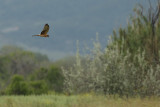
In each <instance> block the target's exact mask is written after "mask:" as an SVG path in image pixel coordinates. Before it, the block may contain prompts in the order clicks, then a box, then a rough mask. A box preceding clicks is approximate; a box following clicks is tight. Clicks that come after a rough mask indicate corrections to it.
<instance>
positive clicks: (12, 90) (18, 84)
mask: <svg viewBox="0 0 160 107" xmlns="http://www.w3.org/2000/svg"><path fill="white" fill-rule="evenodd" d="M7 94H13V95H28V94H30V90H29V86H28V84H27V82H25V81H24V78H23V77H22V76H20V75H14V76H13V77H12V80H11V83H10V85H9V86H8V88H7Z"/></svg>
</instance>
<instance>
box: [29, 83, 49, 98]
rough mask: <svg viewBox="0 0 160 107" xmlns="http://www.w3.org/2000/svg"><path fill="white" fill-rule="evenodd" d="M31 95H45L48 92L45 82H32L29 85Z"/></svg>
mask: <svg viewBox="0 0 160 107" xmlns="http://www.w3.org/2000/svg"><path fill="white" fill-rule="evenodd" d="M29 86H30V90H31V93H32V94H36V95H39V94H45V93H47V92H48V86H47V84H46V83H45V81H32V82H30V84H29Z"/></svg>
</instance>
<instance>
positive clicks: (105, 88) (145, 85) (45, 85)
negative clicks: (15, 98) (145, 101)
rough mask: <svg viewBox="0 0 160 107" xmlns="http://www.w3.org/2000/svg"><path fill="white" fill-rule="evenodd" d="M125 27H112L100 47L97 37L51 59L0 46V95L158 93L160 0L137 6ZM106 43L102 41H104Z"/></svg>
mask: <svg viewBox="0 0 160 107" xmlns="http://www.w3.org/2000/svg"><path fill="white" fill-rule="evenodd" d="M134 13H135V14H133V15H132V16H131V17H130V19H129V21H128V24H127V26H126V27H125V28H119V30H118V31H116V30H113V35H111V39H110V40H109V42H108V45H107V46H106V48H105V49H102V47H101V44H100V42H99V40H98V34H97V38H96V40H95V41H94V42H93V49H88V50H86V54H81V53H80V52H79V51H80V50H79V47H78V46H79V42H78V41H77V53H76V55H75V56H69V57H65V58H63V59H60V60H57V61H55V62H52V61H50V60H49V59H48V57H47V56H45V55H42V54H40V53H34V52H31V51H26V50H24V49H22V48H20V47H16V46H4V47H2V48H1V50H0V94H1V95H31V94H35V95H39V94H51V93H64V94H67V95H71V94H80V93H90V92H93V93H96V94H105V95H119V96H127V97H128V96H130V97H133V96H142V97H144V96H160V63H159V60H160V59H159V54H160V53H159V50H160V48H159V47H160V42H159V41H160V21H159V13H160V3H159V2H158V3H157V5H155V6H154V7H152V5H151V4H150V7H149V8H148V9H145V8H143V6H142V5H140V4H138V5H137V6H136V7H135V9H134ZM106 42H107V41H106Z"/></svg>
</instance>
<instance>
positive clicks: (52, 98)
mask: <svg viewBox="0 0 160 107" xmlns="http://www.w3.org/2000/svg"><path fill="white" fill-rule="evenodd" d="M0 107H160V98H150V99H148V98H145V99H140V98H130V99H122V98H118V97H117V98H113V97H105V96H95V95H89V94H85V95H75V96H74V95H73V96H65V95H41V96H0Z"/></svg>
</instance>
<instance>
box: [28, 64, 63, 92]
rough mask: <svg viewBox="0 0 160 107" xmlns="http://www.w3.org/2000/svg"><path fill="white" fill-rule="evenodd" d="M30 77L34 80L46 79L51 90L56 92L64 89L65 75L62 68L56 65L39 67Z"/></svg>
mask: <svg viewBox="0 0 160 107" xmlns="http://www.w3.org/2000/svg"><path fill="white" fill-rule="evenodd" d="M30 79H31V80H32V81H37V80H44V81H45V82H46V83H47V85H48V88H49V89H50V90H54V91H55V92H62V91H63V81H64V77H63V75H62V72H61V69H60V68H59V67H56V66H54V65H52V66H50V67H49V68H44V67H42V68H40V69H38V70H37V71H35V73H33V74H32V75H31V77H30Z"/></svg>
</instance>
